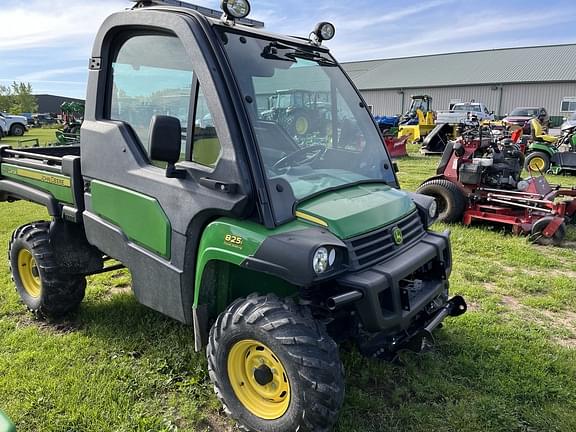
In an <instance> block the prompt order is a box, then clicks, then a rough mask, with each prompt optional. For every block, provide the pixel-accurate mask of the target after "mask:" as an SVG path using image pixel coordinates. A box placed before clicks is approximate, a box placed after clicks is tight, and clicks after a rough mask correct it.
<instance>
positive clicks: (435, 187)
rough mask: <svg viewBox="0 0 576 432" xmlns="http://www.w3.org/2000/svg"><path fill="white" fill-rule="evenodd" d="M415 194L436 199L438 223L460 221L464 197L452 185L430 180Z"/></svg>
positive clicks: (464, 208) (464, 203) (440, 180)
mask: <svg viewBox="0 0 576 432" xmlns="http://www.w3.org/2000/svg"><path fill="white" fill-rule="evenodd" d="M416 193H419V194H423V195H428V196H431V197H432V198H435V199H436V203H437V204H438V221H439V222H445V223H454V222H460V221H461V220H462V217H463V216H464V211H465V210H466V197H465V196H464V194H463V193H462V191H461V190H460V189H458V186H456V185H455V184H454V183H452V182H450V181H448V180H444V179H436V180H430V181H427V182H426V183H424V184H423V185H422V186H420V187H419V188H418V190H417V191H416Z"/></svg>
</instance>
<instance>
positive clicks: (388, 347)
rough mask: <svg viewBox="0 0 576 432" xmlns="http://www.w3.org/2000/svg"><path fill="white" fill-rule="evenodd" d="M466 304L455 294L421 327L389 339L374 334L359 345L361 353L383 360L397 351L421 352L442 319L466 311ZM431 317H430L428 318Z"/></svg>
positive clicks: (428, 343) (429, 341)
mask: <svg viewBox="0 0 576 432" xmlns="http://www.w3.org/2000/svg"><path fill="white" fill-rule="evenodd" d="M467 309H468V306H467V305H466V301H464V298H462V297H461V296H455V297H453V298H451V299H450V300H448V302H447V303H446V304H445V305H444V306H443V307H441V308H440V309H438V310H437V311H435V312H434V314H433V315H432V316H430V317H429V319H428V320H427V321H425V323H424V326H423V327H419V328H414V329H412V330H411V331H410V330H408V331H406V332H405V333H404V334H402V335H400V336H398V337H395V338H393V339H390V337H386V336H383V335H376V336H374V337H373V338H371V339H370V340H368V341H366V342H364V343H362V344H361V345H360V350H361V351H362V353H363V354H364V355H366V356H368V357H373V358H380V359H384V360H389V361H390V360H394V359H395V358H396V356H397V355H398V352H400V351H402V350H410V351H414V352H417V353H418V352H423V351H426V350H428V349H429V348H431V347H432V346H434V343H435V341H434V336H433V335H432V332H433V331H434V329H436V328H438V327H439V326H440V325H441V324H442V321H444V319H445V318H446V317H448V316H451V317H457V316H460V315H462V314H464V313H466V311H467ZM430 318H431V319H430Z"/></svg>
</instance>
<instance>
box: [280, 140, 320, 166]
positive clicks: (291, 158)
mask: <svg viewBox="0 0 576 432" xmlns="http://www.w3.org/2000/svg"><path fill="white" fill-rule="evenodd" d="M325 152H326V147H324V146H323V145H313V146H310V147H306V148H301V149H298V150H296V151H294V152H292V153H290V154H289V155H286V156H284V157H283V158H282V159H280V160H279V161H278V162H276V163H275V164H274V165H272V169H279V168H284V167H286V166H287V165H292V164H296V165H307V164H309V163H311V162H313V161H315V160H316V159H318V158H319V157H320V156H322V155H323V154H324V153H325ZM308 153H313V154H312V155H311V156H308V157H306V158H304V159H300V157H301V156H304V155H307V154H308Z"/></svg>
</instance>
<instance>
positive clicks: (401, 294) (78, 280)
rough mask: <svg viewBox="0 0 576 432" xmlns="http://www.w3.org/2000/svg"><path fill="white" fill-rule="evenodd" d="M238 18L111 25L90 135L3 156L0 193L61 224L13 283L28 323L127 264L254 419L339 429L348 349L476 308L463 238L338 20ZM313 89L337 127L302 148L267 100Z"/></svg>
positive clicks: (33, 227)
mask: <svg viewBox="0 0 576 432" xmlns="http://www.w3.org/2000/svg"><path fill="white" fill-rule="evenodd" d="M223 9H224V14H222V13H221V12H215V11H212V10H209V9H205V8H202V7H197V6H192V5H187V4H184V3H181V2H174V1H173V0H146V1H140V2H138V3H137V4H136V7H135V8H134V9H133V10H127V11H123V12H119V13H117V14H114V15H112V16H110V17H109V18H108V19H107V20H106V21H105V22H104V24H103V25H102V27H101V29H100V31H99V33H98V35H97V37H96V40H95V44H94V49H93V51H92V57H91V59H90V62H89V80H88V93H87V99H86V111H85V116H84V122H83V124H82V128H81V143H80V144H79V145H77V146H62V147H48V148H29V149H20V150H17V149H12V148H10V147H6V146H4V147H1V148H0V173H1V176H0V201H8V202H12V201H16V200H28V201H32V202H35V203H38V204H40V205H43V206H45V207H46V208H47V209H48V213H49V214H50V217H51V220H50V221H46V222H34V223H30V224H27V225H24V226H22V227H20V228H18V229H17V230H16V231H15V232H14V235H13V237H12V240H11V243H10V254H9V255H10V264H11V269H12V274H13V278H14V281H15V285H16V289H17V291H18V293H19V294H20V296H21V298H22V300H23V302H24V304H25V305H26V306H27V307H28V308H29V309H30V310H31V311H33V312H34V313H36V314H37V315H39V316H46V317H52V316H56V317H58V316H62V315H64V314H66V313H68V312H71V311H73V310H75V309H76V308H77V307H78V306H79V304H80V302H81V301H82V298H83V297H84V291H85V288H86V276H87V275H92V274H96V273H102V272H104V271H109V270H114V269H118V268H119V266H120V264H110V261H109V259H110V258H113V259H115V260H117V261H118V262H120V263H122V265H124V266H126V267H127V268H128V269H129V270H130V272H131V274H132V288H133V291H134V294H135V296H136V298H137V299H138V301H139V302H141V303H142V304H144V305H146V306H149V307H150V308H152V309H154V310H157V311H159V312H161V313H163V314H166V315H168V316H170V317H173V318H174V319H176V320H179V321H181V322H183V323H186V324H190V325H192V326H193V329H194V340H195V348H196V349H197V350H201V349H203V348H204V347H207V348H206V353H207V357H208V367H209V373H210V378H211V380H212V381H213V383H214V387H215V390H216V394H217V396H218V397H219V399H220V400H221V401H222V403H223V405H224V408H225V410H226V412H228V413H229V414H230V415H231V416H232V417H233V418H235V419H236V420H237V422H238V423H239V424H240V425H241V426H242V427H244V428H245V429H246V430H252V431H276V432H283V431H294V430H298V431H301V432H302V431H316V432H317V431H327V430H330V429H331V428H332V426H333V424H334V423H335V422H336V419H337V414H338V411H339V409H340V407H341V405H342V401H343V398H344V382H343V368H342V365H341V362H340V359H339V354H338V346H337V342H339V341H341V340H344V339H346V340H352V341H355V342H356V343H357V345H358V347H359V349H360V351H361V352H362V353H364V354H365V355H367V356H372V357H379V358H390V357H393V356H394V355H395V353H397V352H398V350H400V349H403V348H415V349H419V348H420V347H421V346H422V345H423V343H424V342H425V339H427V338H429V337H430V333H431V332H432V330H434V329H435V328H436V327H438V326H439V325H440V323H441V322H442V321H443V320H444V318H446V317H447V316H457V315H460V314H462V313H464V312H465V310H466V303H465V302H464V300H463V299H462V298H461V297H454V298H452V299H449V297H448V277H449V275H450V272H451V269H452V261H451V250H450V241H449V234H448V233H436V232H432V231H429V230H428V228H429V226H430V225H431V224H432V223H433V222H434V221H435V219H436V216H437V209H436V204H435V201H434V199H433V198H430V197H426V196H423V195H417V194H411V193H407V192H403V191H401V190H399V187H398V181H397V178H396V174H395V170H394V166H393V164H392V162H391V160H390V157H389V156H388V153H387V151H386V147H385V145H384V143H383V140H382V137H381V136H380V135H379V132H378V128H377V126H376V124H375V123H374V120H373V119H372V116H371V114H370V111H369V110H368V108H367V106H366V103H365V102H364V101H363V99H362V97H361V96H360V94H359V93H358V91H357V89H356V88H355V87H354V85H353V84H352V82H351V81H350V79H349V78H348V76H347V75H346V74H345V73H344V71H343V70H342V68H341V67H340V65H339V64H338V62H337V61H336V60H335V59H334V58H333V57H332V56H331V54H330V52H329V51H328V49H327V48H325V47H324V46H323V45H322V41H323V40H328V39H331V38H332V37H333V36H334V27H333V26H332V25H331V24H329V23H321V24H320V25H318V27H317V28H316V30H315V31H314V32H313V33H312V36H311V38H310V39H302V38H295V37H287V36H279V35H274V34H271V33H268V32H266V31H264V30H262V29H261V28H260V24H259V23H258V22H256V21H253V20H250V19H248V18H246V17H245V16H246V15H247V13H248V12H249V9H250V8H249V5H248V3H247V2H246V0H227V1H224V2H223ZM303 79H306V82H307V83H308V85H307V87H308V89H310V90H313V91H316V92H318V93H325V94H326V95H328V97H329V101H330V103H329V105H330V110H331V116H330V121H331V125H330V127H329V128H326V130H325V132H324V134H320V133H319V132H318V131H316V132H314V135H313V136H311V137H310V139H307V140H300V141H296V140H295V139H294V137H292V136H290V135H289V134H288V133H286V131H285V130H284V129H283V128H282V127H281V126H280V125H278V124H277V123H276V122H274V121H271V120H266V119H263V118H261V117H260V114H259V113H261V112H262V111H264V110H265V107H259V106H258V103H259V102H258V101H262V103H266V104H267V103H268V101H267V98H266V97H261V95H270V94H274V93H276V92H277V91H280V90H282V89H286V88H294V87H295V86H294V83H298V82H299V81H300V80H303ZM312 84H313V85H314V86H315V87H316V88H314V89H311V88H310V87H311V86H312ZM205 119H210V121H206V120H205Z"/></svg>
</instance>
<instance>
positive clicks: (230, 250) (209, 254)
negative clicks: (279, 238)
mask: <svg viewBox="0 0 576 432" xmlns="http://www.w3.org/2000/svg"><path fill="white" fill-rule="evenodd" d="M309 227H310V226H309V225H308V224H306V223H303V222H300V221H293V222H289V223H287V224H285V225H282V226H281V227H278V228H276V229H273V230H269V229H266V228H265V227H264V226H262V225H260V224H257V223H255V222H251V221H238V220H234V219H230V218H221V219H218V220H216V221H214V222H212V223H210V224H209V225H208V226H207V227H206V228H205V229H204V232H203V234H202V239H201V240H200V246H199V247H198V258H197V264H196V279H195V282H194V286H195V287H197V289H196V290H195V294H194V306H198V299H199V297H200V289H199V287H201V286H202V276H203V274H204V270H205V268H206V266H207V265H208V263H210V262H211V261H219V262H224V263H230V264H233V265H235V266H237V267H238V266H240V265H241V264H242V262H243V261H244V260H245V259H246V258H247V257H249V256H252V255H254V254H255V253H256V251H257V250H258V248H259V247H260V245H261V244H262V242H263V241H264V240H265V239H266V238H267V237H269V236H272V235H276V234H281V233H284V232H289V231H295V230H301V229H307V228H309ZM252 291H255V290H254V289H252ZM220 297H221V296H220Z"/></svg>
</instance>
